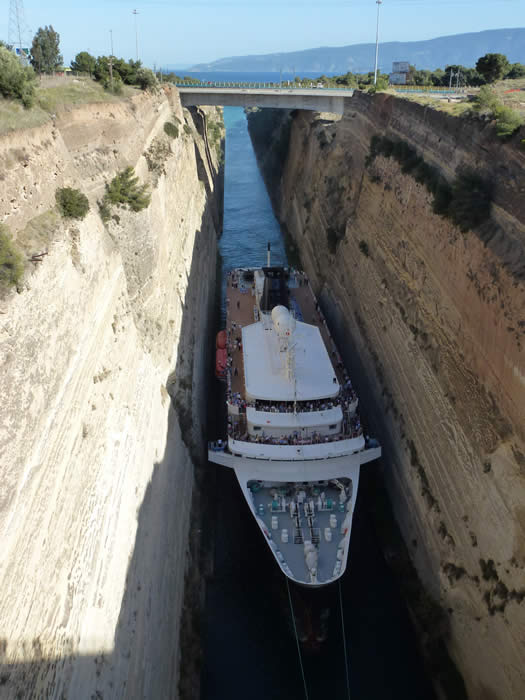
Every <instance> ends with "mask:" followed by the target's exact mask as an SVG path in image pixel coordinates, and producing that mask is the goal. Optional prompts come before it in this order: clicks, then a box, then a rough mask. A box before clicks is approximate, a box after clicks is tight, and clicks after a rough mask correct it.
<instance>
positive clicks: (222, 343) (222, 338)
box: [215, 331, 227, 350]
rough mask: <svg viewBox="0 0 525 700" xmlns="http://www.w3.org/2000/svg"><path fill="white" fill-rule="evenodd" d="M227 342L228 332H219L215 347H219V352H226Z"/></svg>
mask: <svg viewBox="0 0 525 700" xmlns="http://www.w3.org/2000/svg"><path fill="white" fill-rule="evenodd" d="M226 340H227V338H226V331H219V332H218V333H217V338H216V340H215V346H216V347H217V350H224V348H225V347H226Z"/></svg>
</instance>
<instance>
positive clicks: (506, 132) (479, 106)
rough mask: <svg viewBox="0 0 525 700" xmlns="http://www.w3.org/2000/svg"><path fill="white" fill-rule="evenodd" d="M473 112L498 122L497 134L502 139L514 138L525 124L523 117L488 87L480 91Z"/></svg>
mask: <svg viewBox="0 0 525 700" xmlns="http://www.w3.org/2000/svg"><path fill="white" fill-rule="evenodd" d="M472 111H473V112H474V113H477V114H482V115H487V116H489V117H491V118H492V119H494V120H495V122H496V133H497V135H498V136H499V137H500V138H502V139H506V138H509V137H510V136H512V134H514V133H515V132H516V131H517V130H518V129H519V128H520V126H522V125H523V123H524V120H523V117H522V116H521V115H520V114H519V112H516V111H515V110H513V109H511V108H510V107H506V106H505V105H504V104H503V102H501V101H500V100H499V99H498V98H497V96H496V94H495V93H494V92H493V91H492V90H491V89H490V88H489V87H488V86H486V85H485V86H484V87H482V88H481V89H480V91H479V93H478V95H477V96H476V99H475V100H474V104H473V108H472Z"/></svg>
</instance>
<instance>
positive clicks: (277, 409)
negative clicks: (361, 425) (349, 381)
mask: <svg viewBox="0 0 525 700" xmlns="http://www.w3.org/2000/svg"><path fill="white" fill-rule="evenodd" d="M226 399H227V401H228V403H229V404H230V405H231V406H237V407H238V409H239V413H246V407H247V406H250V407H251V408H255V410H256V411H265V412H266V413H293V412H294V403H293V402H292V401H259V400H258V399H256V400H255V401H246V400H245V399H243V398H242V397H241V395H240V393H239V392H235V391H231V390H230V389H228V391H227V392H226ZM356 400H357V394H356V393H355V391H353V390H352V389H350V390H348V389H343V390H342V391H341V393H340V395H339V396H336V397H335V398H334V399H319V400H316V401H297V403H296V411H297V413H311V412H313V411H326V410H328V409H330V408H335V407H336V406H341V408H342V409H343V411H345V410H347V409H348V408H349V407H350V406H351V404H353V403H354V402H355V401H356Z"/></svg>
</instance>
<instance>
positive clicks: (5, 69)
mask: <svg viewBox="0 0 525 700" xmlns="http://www.w3.org/2000/svg"><path fill="white" fill-rule="evenodd" d="M35 79H36V76H35V72H34V71H33V69H32V68H29V66H23V65H22V64H21V63H20V61H19V60H18V58H17V57H16V56H15V54H14V53H12V52H11V51H9V50H8V49H7V48H6V47H5V46H2V45H0V95H2V96H3V97H8V98H14V99H17V100H20V101H21V102H22V104H23V105H24V107H31V105H32V104H33V101H34V97H35Z"/></svg>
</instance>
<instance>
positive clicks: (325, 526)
mask: <svg viewBox="0 0 525 700" xmlns="http://www.w3.org/2000/svg"><path fill="white" fill-rule="evenodd" d="M252 483H254V482H252ZM339 483H344V485H345V486H346V488H347V494H348V496H349V501H346V502H344V503H343V504H340V502H339V490H338V489H337V488H336V487H335V485H334V484H332V483H329V482H316V483H313V484H304V485H303V484H302V483H301V485H300V486H299V485H296V486H292V485H289V484H284V483H275V484H270V483H264V485H261V486H262V487H261V488H260V489H259V490H257V491H255V492H254V491H253V490H252V499H253V505H254V510H255V515H256V517H257V518H258V519H259V520H260V521H262V522H263V523H264V525H265V526H266V528H267V530H268V532H269V533H270V537H269V540H270V542H273V543H274V544H273V545H270V546H271V548H272V550H273V551H274V555H275V556H276V558H277V559H278V561H279V563H280V564H281V566H283V568H284V569H285V572H286V573H287V574H289V575H291V576H292V577H293V578H294V579H296V580H297V581H299V582H301V583H306V584H308V583H311V580H310V575H309V571H308V567H307V565H306V561H305V550H304V546H305V543H307V542H312V543H313V544H314V545H315V547H316V551H317V554H318V559H317V583H318V584H319V585H322V584H324V583H328V582H330V581H331V580H333V578H334V577H337V576H338V575H339V574H340V573H341V571H343V570H344V556H343V551H344V549H345V548H347V547H348V545H349V537H350V533H349V530H350V526H349V525H351V520H350V524H349V523H348V522H345V518H347V515H348V512H347V508H346V506H347V505H349V506H350V514H351V513H352V512H353V505H354V500H355V494H353V493H352V490H353V489H352V481H351V480H350V479H345V478H343V479H341V480H340V482H339ZM301 491H302V492H303V493H304V494H305V501H308V500H309V499H313V502H314V517H313V528H310V527H309V526H308V523H307V522H306V520H307V519H306V517H305V515H304V505H299V511H300V522H299V527H297V522H296V520H295V518H294V517H292V515H291V513H290V501H295V502H296V503H297V501H298V494H299V493H300V492H301ZM276 492H277V493H279V494H280V495H279V496H278V498H277V500H275V499H274V496H275V493H276ZM321 493H322V495H323V506H324V507H322V508H321V507H320V503H319V501H320V494H321ZM325 499H326V500H325ZM350 517H351V515H350ZM343 523H345V524H343ZM338 550H339V556H340V558H338ZM338 562H339V563H338ZM288 569H289V571H288Z"/></svg>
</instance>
